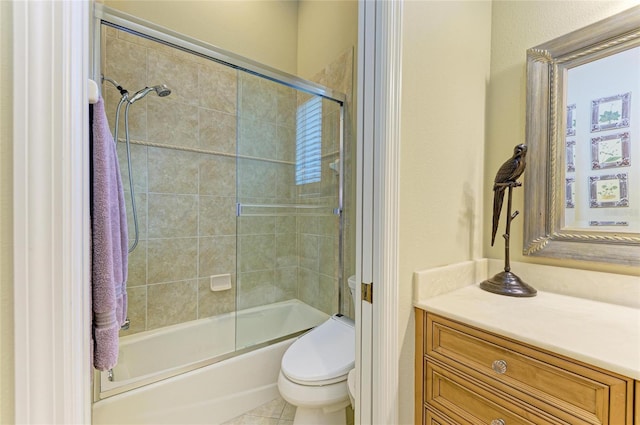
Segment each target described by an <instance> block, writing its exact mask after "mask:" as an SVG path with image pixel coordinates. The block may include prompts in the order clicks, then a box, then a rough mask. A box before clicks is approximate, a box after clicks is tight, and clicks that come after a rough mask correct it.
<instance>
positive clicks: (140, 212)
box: [124, 191, 147, 246]
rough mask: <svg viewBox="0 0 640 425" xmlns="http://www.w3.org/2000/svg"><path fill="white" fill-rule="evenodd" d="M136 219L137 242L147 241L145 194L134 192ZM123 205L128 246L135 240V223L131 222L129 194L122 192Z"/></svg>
mask: <svg viewBox="0 0 640 425" xmlns="http://www.w3.org/2000/svg"><path fill="white" fill-rule="evenodd" d="M135 193H136V217H137V218H138V241H142V240H145V239H147V194H146V193H144V192H143V193H140V192H139V191H136V192H135ZM124 203H125V208H126V210H127V231H128V235H129V246H131V245H132V244H133V241H134V239H135V222H134V220H133V205H132V204H131V192H128V191H125V192H124Z"/></svg>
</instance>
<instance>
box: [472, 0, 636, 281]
mask: <svg viewBox="0 0 640 425" xmlns="http://www.w3.org/2000/svg"><path fill="white" fill-rule="evenodd" d="M638 3H639V2H638V0H634V1H630V0H625V1H602V0H599V1H535V2H527V1H525V2H516V1H496V2H494V3H493V13H492V14H493V16H492V37H491V78H490V84H489V91H488V98H487V106H488V114H487V138H486V150H485V157H486V162H485V174H486V177H485V184H484V185H483V188H484V216H485V218H486V219H485V220H484V221H483V226H484V235H485V237H484V256H485V257H490V258H503V249H504V245H503V244H502V243H498V241H497V242H496V244H495V245H494V247H491V246H490V243H491V242H490V235H491V223H490V217H491V214H492V205H493V192H492V190H491V182H492V181H493V178H494V177H495V173H496V172H497V170H498V168H499V167H500V165H501V164H502V162H503V161H505V160H506V159H507V158H508V157H509V156H511V153H512V152H513V147H514V146H515V145H516V144H518V143H523V142H524V141H525V117H526V75H525V61H526V57H525V51H526V50H527V49H528V48H530V47H534V46H536V45H538V44H541V43H544V42H546V41H549V40H551V39H553V38H556V37H558V36H560V35H563V34H565V33H567V32H570V31H573V30H576V29H578V28H581V27H584V26H585V25H588V24H591V23H594V22H597V21H599V20H601V19H604V18H606V17H607V16H610V15H612V14H615V13H617V12H620V11H622V10H625V9H627V8H629V7H632V6H634V5H636V4H638ZM526 177H527V175H526V172H525V175H524V178H525V179H526ZM523 199H524V197H523V194H522V191H521V190H516V191H514V197H513V202H514V207H513V208H514V210H515V209H519V210H520V211H522V210H523ZM518 220H520V222H518ZM521 220H522V216H520V217H518V218H516V220H514V222H513V226H515V231H513V233H512V235H511V236H512V240H511V247H512V249H511V253H512V254H511V259H512V260H514V261H523V262H535V263H539V264H548V265H556V266H564V267H572V268H580V269H588V270H597V271H607V272H612V273H624V274H636V275H637V274H640V268H637V267H636V268H632V267H623V266H614V265H606V264H599V263H589V262H578V261H567V260H553V259H549V258H544V257H525V256H523V255H522V249H520V247H522V241H523V235H522V221H521ZM502 225H503V223H501V226H502ZM514 247H515V249H514Z"/></svg>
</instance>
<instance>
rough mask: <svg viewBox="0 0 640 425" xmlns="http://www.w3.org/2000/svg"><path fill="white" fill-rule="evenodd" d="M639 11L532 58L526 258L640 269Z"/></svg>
mask: <svg viewBox="0 0 640 425" xmlns="http://www.w3.org/2000/svg"><path fill="white" fill-rule="evenodd" d="M639 112H640V6H638V7H634V8H632V9H629V10H626V11H624V12H622V13H619V14H617V15H614V16H612V17H610V18H607V19H605V20H603V21H600V22H597V23H595V24H592V25H590V26H588V27H585V28H582V29H580V30H577V31H574V32H572V33H569V34H567V35H564V36H561V37H559V38H556V39H554V40H552V41H549V42H547V43H544V44H542V45H539V46H536V47H534V48H532V49H529V50H528V51H527V131H526V137H527V145H528V147H529V153H528V157H529V158H528V165H527V175H526V179H525V208H524V210H525V229H524V254H525V255H540V256H549V257H559V258H570V259H576V260H588V261H598V262H611V263H618V264H625V265H630V266H639V265H640V113H639Z"/></svg>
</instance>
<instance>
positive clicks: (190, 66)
mask: <svg viewBox="0 0 640 425" xmlns="http://www.w3.org/2000/svg"><path fill="white" fill-rule="evenodd" d="M190 57H191V55H180V56H177V55H167V54H165V53H163V52H160V51H158V50H156V49H149V51H148V55H147V60H148V62H149V68H148V78H147V81H146V83H147V85H148V86H150V87H151V86H155V85H160V84H166V85H167V86H168V87H169V88H170V89H171V95H170V96H171V98H172V100H175V101H177V102H179V103H180V104H182V105H183V106H182V107H184V105H193V106H198V105H199V103H200V101H199V99H200V89H199V86H198V64H197V63H196V62H194V61H191V60H189V58H190ZM150 96H153V94H150Z"/></svg>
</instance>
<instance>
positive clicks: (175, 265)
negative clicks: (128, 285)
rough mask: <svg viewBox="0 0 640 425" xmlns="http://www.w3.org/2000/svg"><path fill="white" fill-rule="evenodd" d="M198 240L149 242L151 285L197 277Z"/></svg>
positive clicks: (159, 240)
mask: <svg viewBox="0 0 640 425" xmlns="http://www.w3.org/2000/svg"><path fill="white" fill-rule="evenodd" d="M197 253H198V239H197V238H181V239H151V240H149V242H148V248H147V257H148V261H149V264H148V265H147V271H148V277H147V281H148V283H149V284H152V283H159V282H171V281H176V280H184V279H192V278H195V277H196V276H197V263H198V255H197Z"/></svg>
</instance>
